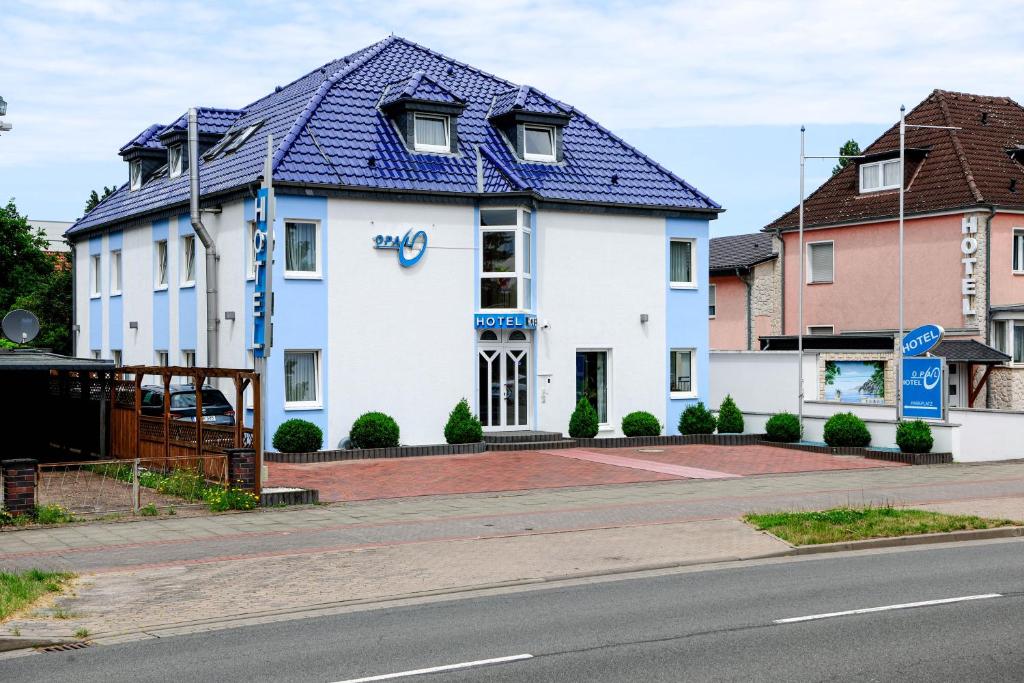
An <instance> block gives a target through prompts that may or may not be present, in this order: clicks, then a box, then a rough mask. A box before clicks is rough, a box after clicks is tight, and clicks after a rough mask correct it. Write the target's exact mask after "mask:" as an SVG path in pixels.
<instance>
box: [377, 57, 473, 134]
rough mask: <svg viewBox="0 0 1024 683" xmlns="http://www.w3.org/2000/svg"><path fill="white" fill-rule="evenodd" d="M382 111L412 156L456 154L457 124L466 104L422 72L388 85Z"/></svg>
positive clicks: (381, 102) (381, 106)
mask: <svg viewBox="0 0 1024 683" xmlns="http://www.w3.org/2000/svg"><path fill="white" fill-rule="evenodd" d="M379 106H380V110H381V111H382V112H384V114H385V115H386V116H387V117H388V118H389V119H391V121H392V122H394V124H395V127H396V128H397V129H398V133H399V135H400V136H401V137H402V141H403V142H404V143H405V146H406V147H407V148H409V150H410V151H413V152H423V153H427V154H455V153H456V152H458V149H459V130H458V120H459V115H460V114H462V110H463V109H465V108H466V101H465V100H464V99H463V98H462V97H460V96H459V95H457V94H456V93H454V92H452V91H451V90H449V89H448V88H446V87H445V86H444V85H442V84H441V83H439V82H437V81H435V80H434V79H432V78H430V77H429V76H427V75H426V74H425V73H424V72H422V71H417V72H416V73H414V74H412V75H411V76H409V78H406V79H403V80H401V81H395V82H393V83H389V84H388V85H387V86H386V87H385V88H384V93H383V95H382V96H381V99H380V105H379Z"/></svg>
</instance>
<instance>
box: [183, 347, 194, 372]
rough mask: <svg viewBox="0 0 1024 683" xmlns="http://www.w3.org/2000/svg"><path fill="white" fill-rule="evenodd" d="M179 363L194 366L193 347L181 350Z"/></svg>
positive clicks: (187, 366)
mask: <svg viewBox="0 0 1024 683" xmlns="http://www.w3.org/2000/svg"><path fill="white" fill-rule="evenodd" d="M181 364H182V365H183V366H184V367H186V368H194V367H195V366H196V352H195V349H182V350H181Z"/></svg>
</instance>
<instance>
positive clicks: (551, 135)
mask: <svg viewBox="0 0 1024 683" xmlns="http://www.w3.org/2000/svg"><path fill="white" fill-rule="evenodd" d="M523 158H524V159H526V160H527V161H555V129H554V127H552V126H532V125H525V126H523Z"/></svg>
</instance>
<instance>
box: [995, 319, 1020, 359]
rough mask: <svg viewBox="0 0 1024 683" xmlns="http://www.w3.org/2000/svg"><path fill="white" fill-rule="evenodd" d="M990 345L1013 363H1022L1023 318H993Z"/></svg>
mask: <svg viewBox="0 0 1024 683" xmlns="http://www.w3.org/2000/svg"><path fill="white" fill-rule="evenodd" d="M992 346H993V347H994V348H996V349H997V350H999V351H1002V352H1003V353H1005V354H1007V355H1008V356H1010V360H1011V361H1012V362H1013V363H1014V364H1018V363H1020V364H1024V320H993V321H992Z"/></svg>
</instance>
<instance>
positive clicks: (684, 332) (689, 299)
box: [664, 218, 717, 434]
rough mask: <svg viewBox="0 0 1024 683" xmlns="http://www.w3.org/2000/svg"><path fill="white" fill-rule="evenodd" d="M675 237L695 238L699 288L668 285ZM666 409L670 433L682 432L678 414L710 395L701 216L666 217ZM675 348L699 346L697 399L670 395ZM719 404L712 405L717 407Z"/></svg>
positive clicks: (703, 223) (705, 235)
mask: <svg viewBox="0 0 1024 683" xmlns="http://www.w3.org/2000/svg"><path fill="white" fill-rule="evenodd" d="M673 237H684V238H690V239H694V240H696V252H697V262H696V264H695V266H696V273H697V287H696V288H695V289H672V288H671V287H669V261H670V257H669V252H670V246H669V244H670V242H671V239H672V238H673ZM665 291H666V297H665V300H666V306H665V308H666V311H665V337H666V339H665V342H666V343H665V373H664V377H665V397H666V401H667V404H668V408H667V410H666V412H665V415H666V420H667V422H666V425H665V431H666V433H667V434H678V433H679V416H680V415H681V414H682V412H683V410H685V409H686V407H687V406H688V405H692V404H694V403H696V402H697V401H704V403H705V404H707V396H708V221H707V220H704V219H700V218H667V219H666V220H665ZM672 349H696V351H695V356H696V358H695V360H696V363H695V369H696V376H695V381H696V383H697V398H679V399H675V398H671V395H670V392H669V386H670V368H671V365H670V363H671V360H670V354H671V350H672ZM716 407H717V406H709V408H716Z"/></svg>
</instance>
